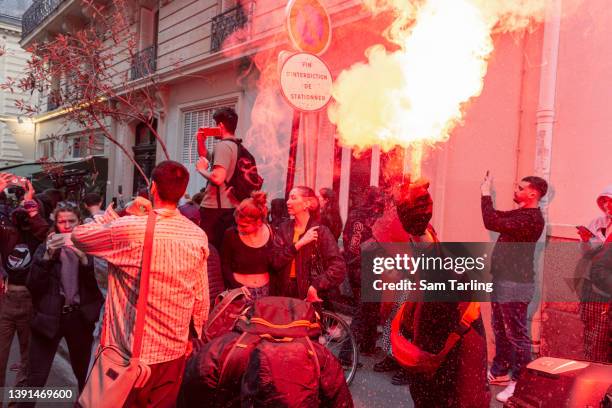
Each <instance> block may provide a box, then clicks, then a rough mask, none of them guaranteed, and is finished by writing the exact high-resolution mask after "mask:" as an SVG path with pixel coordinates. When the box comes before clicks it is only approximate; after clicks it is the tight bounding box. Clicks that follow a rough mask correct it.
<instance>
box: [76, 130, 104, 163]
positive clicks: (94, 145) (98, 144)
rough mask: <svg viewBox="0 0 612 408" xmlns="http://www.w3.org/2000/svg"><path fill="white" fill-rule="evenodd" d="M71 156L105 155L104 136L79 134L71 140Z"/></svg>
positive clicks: (78, 157) (77, 157)
mask: <svg viewBox="0 0 612 408" xmlns="http://www.w3.org/2000/svg"><path fill="white" fill-rule="evenodd" d="M70 143H71V145H70V150H71V151H72V154H71V157H72V158H73V159H80V158H83V157H87V156H96V155H97V156H100V155H104V136H102V135H95V136H79V137H75V138H73V139H71V140H70Z"/></svg>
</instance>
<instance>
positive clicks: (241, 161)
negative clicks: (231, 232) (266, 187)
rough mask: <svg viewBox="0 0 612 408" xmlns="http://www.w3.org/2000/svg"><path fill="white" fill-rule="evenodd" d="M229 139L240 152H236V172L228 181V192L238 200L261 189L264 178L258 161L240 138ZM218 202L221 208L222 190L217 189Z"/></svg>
mask: <svg viewBox="0 0 612 408" xmlns="http://www.w3.org/2000/svg"><path fill="white" fill-rule="evenodd" d="M228 141H230V142H233V143H236V146H237V148H238V152H237V153H236V165H235V166H234V173H233V174H232V177H231V178H230V179H229V181H227V183H226V184H227V187H226V188H227V189H228V193H229V194H231V195H232V196H233V197H234V198H235V199H236V200H237V201H242V200H244V199H245V198H249V197H250V196H251V193H252V192H253V191H258V190H261V186H262V185H263V182H264V180H263V178H262V177H261V176H260V175H259V173H258V172H257V163H256V162H255V158H254V157H253V155H252V154H251V152H249V151H248V150H247V149H246V147H244V146H243V145H242V140H240V139H228ZM217 204H218V205H219V208H221V192H220V190H219V189H217Z"/></svg>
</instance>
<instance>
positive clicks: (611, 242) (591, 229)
mask: <svg viewBox="0 0 612 408" xmlns="http://www.w3.org/2000/svg"><path fill="white" fill-rule="evenodd" d="M596 201H597V206H598V207H599V209H600V210H601V211H602V213H603V215H601V216H599V217H596V218H595V219H593V220H592V221H591V222H590V223H589V226H588V228H587V227H585V226H584V225H579V226H576V229H577V230H578V231H577V232H578V236H579V237H580V251H581V252H582V256H583V261H581V262H580V263H579V264H578V265H579V267H580V268H582V270H581V271H580V272H582V273H583V274H584V277H585V278H586V279H585V280H584V284H583V286H582V291H581V292H582V293H581V304H580V318H581V319H582V322H583V323H584V357H585V358H586V359H587V360H589V361H599V362H606V363H610V362H612V352H610V341H611V338H610V333H611V332H610V330H611V327H612V323H611V319H612V308H611V307H610V306H611V302H612V298H611V297H610V293H608V292H607V291H606V289H605V288H604V287H602V286H601V285H598V283H599V282H598V279H597V277H596V276H594V271H593V269H594V268H592V267H591V262H593V263H596V261H597V260H598V259H599V258H601V257H603V256H604V255H605V254H606V252H610V250H611V247H612V185H609V186H608V187H607V188H606V189H605V190H604V191H603V192H602V193H601V194H600V195H599V196H598V197H597V200H596ZM604 247H605V248H604ZM595 274H596V273H595Z"/></svg>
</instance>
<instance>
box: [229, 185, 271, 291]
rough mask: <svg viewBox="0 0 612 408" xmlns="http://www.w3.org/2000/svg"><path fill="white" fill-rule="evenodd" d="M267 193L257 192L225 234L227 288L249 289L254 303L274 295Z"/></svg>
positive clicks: (239, 209)
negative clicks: (272, 289)
mask: <svg viewBox="0 0 612 408" xmlns="http://www.w3.org/2000/svg"><path fill="white" fill-rule="evenodd" d="M266 200H267V197H266V193H264V192H261V191H255V192H253V193H251V197H249V198H246V199H244V200H243V201H242V202H241V203H240V204H239V205H238V207H237V208H236V210H235V211H234V218H235V219H236V226H235V227H230V228H228V229H227V230H226V231H225V235H224V237H223V243H222V244H221V266H222V269H223V278H224V280H225V285H226V287H228V288H230V289H233V288H239V287H241V286H245V287H246V288H248V289H249V291H250V292H251V296H252V297H253V300H256V299H258V298H260V297H264V296H268V295H269V293H270V272H271V271H272V261H271V259H272V258H271V255H272V236H273V234H272V228H270V226H269V225H268V224H267V222H266V220H267V219H268V207H267V203H266Z"/></svg>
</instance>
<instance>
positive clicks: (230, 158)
mask: <svg viewBox="0 0 612 408" xmlns="http://www.w3.org/2000/svg"><path fill="white" fill-rule="evenodd" d="M213 119H214V121H215V123H216V124H217V127H216V128H208V129H206V132H208V133H207V135H210V136H214V137H215V138H216V139H219V142H218V143H217V144H216V145H215V147H214V151H213V152H212V153H211V157H212V160H211V161H212V169H211V170H210V171H209V170H208V167H209V164H210V162H209V160H208V159H207V158H206V157H205V156H204V155H206V153H207V152H206V151H199V154H200V155H202V154H204V155H202V156H200V158H199V160H198V162H197V164H196V169H197V170H198V172H199V173H200V174H201V175H202V177H204V178H205V179H206V180H207V181H208V185H207V186H206V190H205V191H204V197H203V199H202V203H201V204H200V227H201V228H202V229H203V230H204V232H206V236H207V237H208V240H209V242H210V243H211V244H213V245H214V246H215V248H221V242H222V241H223V234H224V233H225V230H226V229H228V228H229V227H231V226H233V225H235V222H234V210H235V208H236V204H237V203H236V202H234V201H232V197H231V196H229V195H228V190H227V188H226V183H227V182H228V181H229V180H230V179H231V178H232V176H233V174H234V171H235V169H236V159H237V156H238V145H237V144H236V143H235V142H232V141H234V140H236V137H235V136H234V133H235V132H236V127H237V126H238V115H237V114H236V112H235V111H234V110H233V109H231V108H221V109H218V110H217V111H215V113H214V115H213ZM206 132H204V133H206ZM203 146H204V145H201V148H203Z"/></svg>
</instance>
